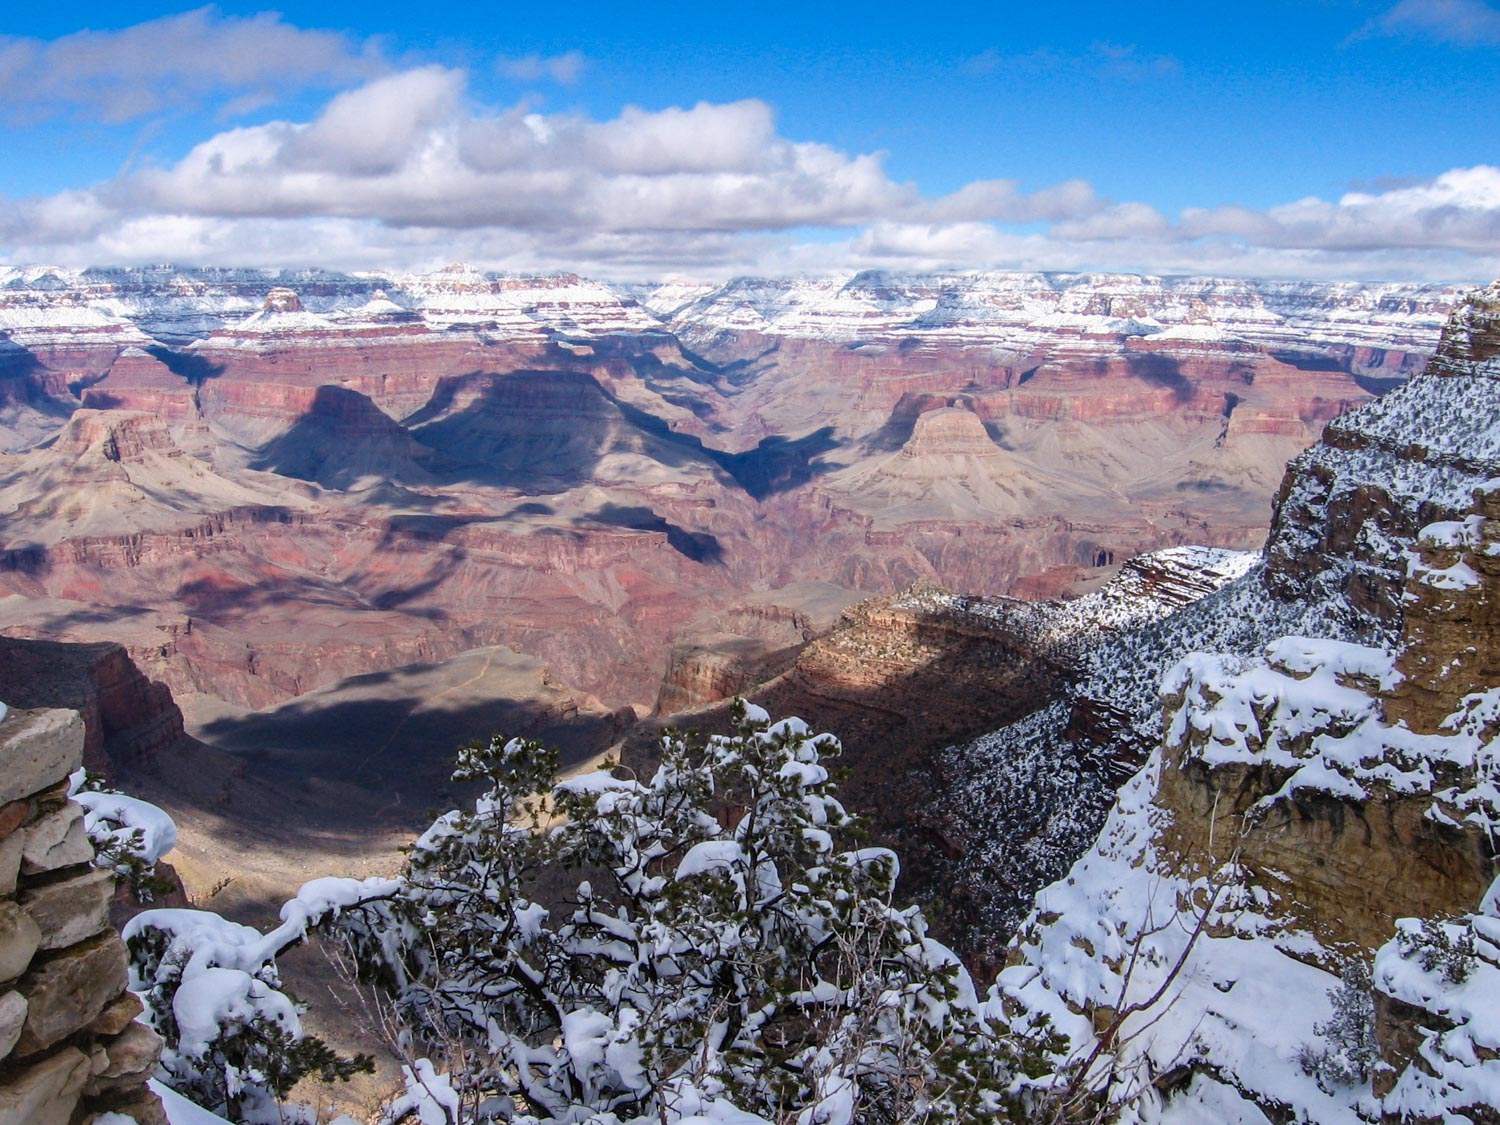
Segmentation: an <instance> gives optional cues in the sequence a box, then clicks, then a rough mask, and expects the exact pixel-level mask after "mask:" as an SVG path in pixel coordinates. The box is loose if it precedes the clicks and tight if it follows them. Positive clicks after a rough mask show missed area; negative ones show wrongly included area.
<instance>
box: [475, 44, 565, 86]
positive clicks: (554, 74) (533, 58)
mask: <svg viewBox="0 0 1500 1125" xmlns="http://www.w3.org/2000/svg"><path fill="white" fill-rule="evenodd" d="M587 66H588V59H586V58H584V55H583V52H582V51H567V52H565V53H564V54H561V55H550V56H547V55H525V56H523V57H521V58H515V59H510V58H506V59H500V60H498V61H497V62H496V63H495V68H496V69H497V70H499V71H500V73H501V74H503V75H505V77H507V78H509V79H511V80H513V81H515V82H540V81H543V80H544V79H548V80H551V81H553V82H556V83H558V84H559V85H562V86H574V85H576V84H577V83H578V80H579V79H580V78H582V77H583V72H584V69H585V68H586V67H587Z"/></svg>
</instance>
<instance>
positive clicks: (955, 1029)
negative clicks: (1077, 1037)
mask: <svg viewBox="0 0 1500 1125" xmlns="http://www.w3.org/2000/svg"><path fill="white" fill-rule="evenodd" d="M734 717H735V723H736V726H735V729H734V732H733V733H732V734H730V735H727V736H721V735H715V736H711V737H700V736H697V735H691V734H689V735H685V734H680V733H668V734H667V735H666V736H665V737H664V739H663V743H662V751H663V755H662V763H661V766H660V768H659V769H658V770H657V771H656V773H655V775H654V776H653V777H652V778H651V779H650V780H648V781H639V780H634V779H630V778H626V777H622V776H621V773H622V771H620V770H618V769H616V770H603V771H599V772H594V773H589V774H586V775H583V776H581V777H576V778H573V779H571V780H567V781H563V782H561V783H560V784H556V785H554V784H553V780H554V770H555V767H556V756H555V754H554V753H552V752H550V751H548V750H547V749H546V748H544V747H543V746H541V745H540V744H538V743H535V742H527V741H522V740H519V739H513V740H510V741H507V742H502V741H501V740H499V739H495V740H493V741H492V742H490V743H489V744H487V745H476V746H474V747H471V748H469V749H468V750H465V751H464V752H463V753H462V754H461V756H460V764H459V770H458V773H457V775H456V777H457V778H459V779H460V780H480V781H482V782H483V783H484V784H485V785H486V787H487V789H486V792H485V793H484V795H483V796H482V797H481V798H480V799H479V800H478V802H477V803H476V807H475V809H474V811H473V812H453V813H449V814H447V815H446V816H444V817H442V818H441V819H439V820H438V821H437V822H436V823H435V824H434V825H433V826H432V827H431V829H429V830H428V831H427V832H426V834H425V835H423V836H422V837H421V839H420V840H419V841H418V842H417V844H416V845H415V847H414V849H413V851H412V854H411V857H410V860H409V864H408V868H407V871H406V874H405V886H404V889H403V891H402V892H401V893H400V894H398V895H397V896H395V897H394V898H392V899H390V900H388V901H383V902H378V903H372V904H368V905H366V906H363V907H360V908H357V909H354V910H351V911H348V912H346V913H344V914H343V915H342V916H341V918H340V919H339V922H338V926H339V929H340V931H341V932H342V933H343V934H344V935H345V937H346V938H347V940H349V941H350V943H351V944H352V945H353V947H354V949H355V951H356V954H357V958H358V961H359V963H361V964H362V965H363V966H365V967H366V968H367V969H371V970H375V971H376V972H377V975H378V976H380V977H381V978H382V980H383V984H384V986H385V987H387V988H388V989H390V990H391V991H392V993H393V995H394V997H395V1004H396V1010H397V1011H398V1013H399V1015H400V1017H401V1019H402V1020H403V1021H404V1023H405V1024H406V1026H407V1027H408V1029H409V1030H410V1034H411V1038H412V1041H413V1042H412V1046H413V1051H414V1053H415V1054H425V1055H427V1056H430V1057H431V1058H432V1059H433V1060H435V1061H436V1063H437V1069H436V1070H434V1069H433V1066H432V1065H431V1064H430V1063H429V1062H428V1060H427V1059H425V1058H424V1059H421V1060H419V1062H420V1064H421V1065H419V1066H417V1067H414V1068H413V1069H412V1071H411V1073H412V1075H413V1086H414V1089H413V1091H412V1093H411V1095H410V1096H409V1098H408V1099H407V1104H408V1105H410V1106H413V1107H420V1108H421V1109H422V1111H423V1116H422V1120H423V1121H424V1122H425V1121H427V1120H428V1118H429V1117H430V1118H431V1119H432V1120H434V1121H436V1120H445V1119H446V1120H451V1121H455V1122H462V1123H465V1125H467V1123H469V1122H476V1121H488V1120H499V1121H516V1122H527V1121H534V1120H544V1121H551V1122H561V1123H580V1122H585V1121H587V1122H590V1123H592V1125H615V1123H631V1122H634V1123H638V1125H644V1123H646V1122H650V1123H652V1125H661V1123H665V1122H673V1121H678V1120H681V1119H683V1118H687V1117H692V1118H693V1119H694V1120H709V1121H722V1122H726V1123H728V1122H734V1123H737V1125H751V1123H756V1122H761V1121H775V1122H796V1123H797V1125H847V1123H849V1122H853V1121H859V1122H869V1123H879V1122H892V1123H894V1122H903V1123H904V1122H922V1121H932V1122H970V1121H972V1122H980V1121H983V1122H989V1121H993V1120H995V1119H996V1118H997V1116H1003V1115H1004V1113H1005V1111H1006V1110H1007V1109H1008V1108H1010V1107H1009V1106H1008V1105H1007V1104H1006V1103H1007V1101H1008V1098H1007V1095H1006V1093H1005V1091H1006V1090H1007V1088H1010V1087H1011V1077H1012V1075H1014V1074H1015V1071H1014V1069H1013V1066H1014V1065H1015V1061H1014V1058H1013V1052H1012V1051H1011V1050H1010V1048H1009V1043H1008V1041H1006V1040H1004V1039H1002V1038H1001V1037H1000V1036H999V1035H998V1034H997V1033H996V1031H995V1028H994V1026H993V1025H992V1024H991V1023H990V1022H989V1021H988V1020H987V1019H986V1018H985V1016H984V1014H983V1012H982V1005H981V1004H980V1002H979V1000H978V998H977V997H976V995H975V992H974V988H973V985H972V983H971V981H970V980H969V977H968V974H967V973H966V972H965V971H964V969H963V967H962V966H961V965H960V964H959V962H958V960H957V958H956V957H955V956H954V955H953V954H952V953H951V952H950V951H949V950H947V949H946V948H945V947H943V946H942V945H940V944H938V943H937V942H935V941H933V940H931V939H930V938H928V937H927V935H926V923H925V921H924V919H923V917H922V913H921V911H920V909H918V908H915V907H912V908H907V909H898V908H897V907H895V906H894V905H893V903H892V892H893V889H894V885H895V881H896V875H897V860H896V857H895V855H894V854H893V853H891V852H890V851H888V850H886V849H883V848H870V847H851V846H850V842H851V841H850V833H851V829H853V828H854V821H853V818H851V817H850V816H849V814H848V813H846V812H845V810H844V808H843V806H842V805H841V804H840V803H839V801H838V800H837V799H836V798H835V796H834V786H833V784H832V782H831V781H830V779H829V774H828V770H827V768H826V767H825V766H824V764H823V759H824V758H826V757H828V756H830V755H833V754H835V753H837V751H838V749H839V746H838V742H837V740H836V739H835V738H834V737H833V736H831V735H827V734H819V735H814V734H812V733H811V732H810V731H809V730H808V728H807V726H806V724H804V723H803V722H802V721H801V720H798V719H786V720H783V721H781V722H778V723H775V724H772V723H770V721H769V718H768V716H767V715H766V714H765V712H764V711H762V710H761V709H760V708H758V707H754V706H750V705H747V704H745V703H744V702H743V701H738V702H736V704H735V709H734ZM559 871H567V872H570V876H569V878H568V879H567V880H566V882H565V884H564V885H565V886H567V887H568V888H569V889H568V890H567V891H566V892H558V891H556V890H554V891H552V892H550V894H549V892H547V891H546V890H544V888H545V887H547V886H548V885H549V880H550V881H551V883H550V885H551V886H553V887H555V886H556V885H557V883H556V880H557V876H558V873H559ZM542 900H548V901H547V904H545V905H544V902H543V901H542ZM443 1071H445V1072H446V1074H445V1075H441V1076H440V1075H439V1072H443ZM419 1075H425V1076H426V1079H425V1083H423V1082H417V1081H416V1079H417V1078H418V1076H419ZM420 1085H425V1086H426V1087H427V1088H426V1089H425V1090H423V1089H419V1088H416V1087H417V1086H420Z"/></svg>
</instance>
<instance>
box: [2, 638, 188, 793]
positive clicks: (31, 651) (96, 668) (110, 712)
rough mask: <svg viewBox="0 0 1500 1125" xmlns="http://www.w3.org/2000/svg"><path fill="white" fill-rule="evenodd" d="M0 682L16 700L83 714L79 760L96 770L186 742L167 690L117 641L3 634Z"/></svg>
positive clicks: (148, 758) (140, 761) (136, 762)
mask: <svg viewBox="0 0 1500 1125" xmlns="http://www.w3.org/2000/svg"><path fill="white" fill-rule="evenodd" d="M0 683H3V684H5V685H6V692H7V694H8V695H9V697H10V702H11V704H12V705H13V706H16V707H26V708H65V709H67V710H69V711H77V712H78V713H79V714H80V715H82V717H83V730H84V741H83V762H84V764H85V765H86V766H88V767H89V768H90V769H92V770H95V771H98V772H100V773H105V774H111V775H112V774H113V773H114V772H115V771H116V770H118V769H121V768H125V769H132V768H139V767H142V766H145V765H148V764H150V763H153V762H155V761H156V760H157V759H158V758H159V757H161V756H162V755H163V754H168V753H171V752H172V751H173V750H176V749H180V748H181V747H183V746H184V745H186V744H187V743H188V742H190V741H191V740H190V739H189V738H188V735H187V733H186V732H185V731H184V729H183V720H182V711H181V710H179V709H178V707H177V704H176V703H175V702H174V701H173V699H172V693H171V691H170V690H169V689H168V688H167V686H166V685H165V684H162V683H158V682H156V681H152V680H149V679H147V678H146V676H145V675H144V674H143V673H142V672H141V670H140V669H139V668H138V667H137V666H136V665H135V663H134V662H133V661H132V660H131V659H130V656H129V654H128V653H127V652H126V651H125V649H124V648H123V647H122V646H121V645H118V644H112V643H108V642H100V643H98V644H65V643H60V642H54V641H41V640H21V639H17V638H12V637H0Z"/></svg>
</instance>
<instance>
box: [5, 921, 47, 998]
mask: <svg viewBox="0 0 1500 1125" xmlns="http://www.w3.org/2000/svg"><path fill="white" fill-rule="evenodd" d="M41 944H42V931H41V929H40V928H39V927H38V926H37V924H36V922H35V921H34V920H33V919H32V917H31V915H29V914H27V913H26V911H24V910H22V909H21V908H20V907H19V906H18V905H16V904H15V903H14V902H0V980H14V979H15V978H16V977H18V976H20V975H21V974H22V973H24V972H25V971H26V966H28V965H30V964H31V958H32V957H33V956H34V955H35V954H36V951H37V949H38V948H40V947H41Z"/></svg>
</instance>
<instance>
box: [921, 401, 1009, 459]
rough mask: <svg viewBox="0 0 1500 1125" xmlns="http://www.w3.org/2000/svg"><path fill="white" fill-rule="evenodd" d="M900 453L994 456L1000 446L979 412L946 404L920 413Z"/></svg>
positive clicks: (922, 455) (942, 455)
mask: <svg viewBox="0 0 1500 1125" xmlns="http://www.w3.org/2000/svg"><path fill="white" fill-rule="evenodd" d="M901 453H902V455H903V456H906V457H930V456H936V457H996V456H999V454H1000V448H999V447H998V446H997V445H996V444H995V443H994V441H993V440H991V438H990V435H989V434H988V433H987V432H986V431H985V428H984V423H983V422H982V421H981V420H980V418H979V415H977V414H975V413H974V412H973V411H971V410H963V409H955V408H951V407H949V408H944V409H942V410H929V411H928V412H927V413H925V414H923V415H921V416H920V417H919V418H918V419H917V422H916V426H915V427H914V428H913V430H912V435H911V438H910V440H908V441H907V443H906V444H905V445H903V446H902V447H901Z"/></svg>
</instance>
